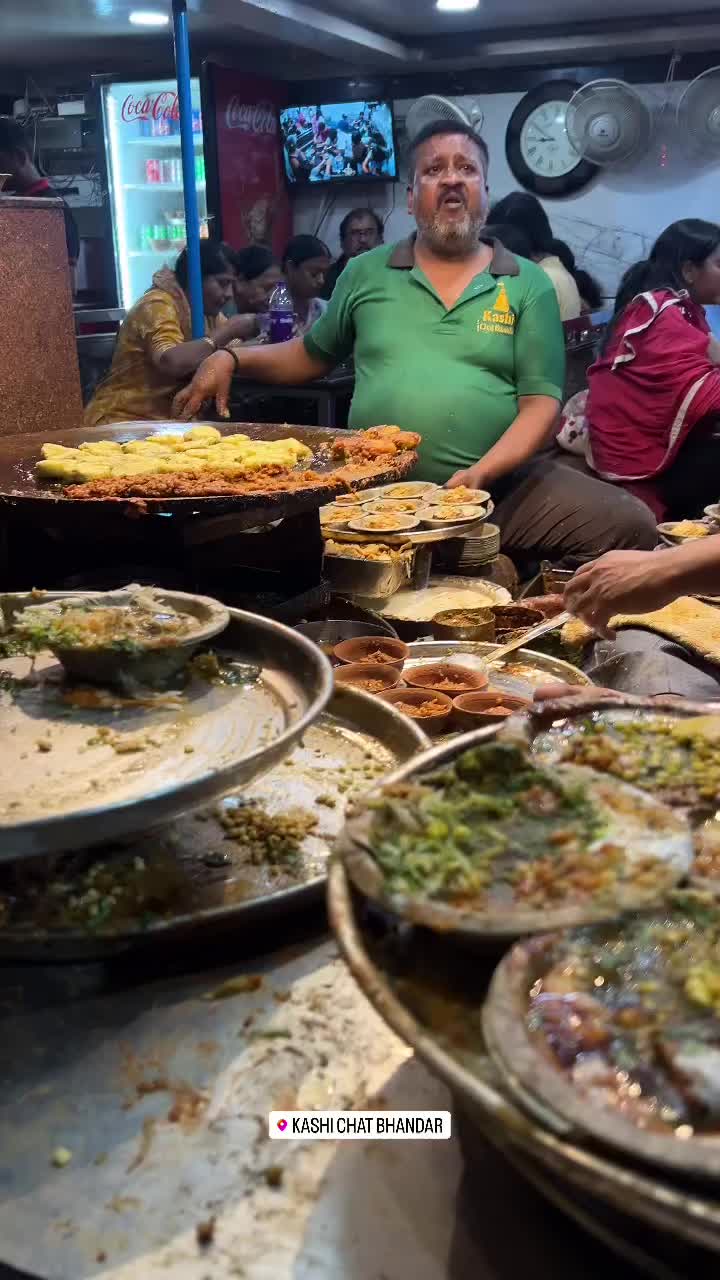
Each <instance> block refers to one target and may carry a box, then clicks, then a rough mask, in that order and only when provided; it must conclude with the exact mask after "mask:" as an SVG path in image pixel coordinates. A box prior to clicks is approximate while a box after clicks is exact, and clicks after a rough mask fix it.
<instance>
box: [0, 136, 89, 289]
mask: <svg viewBox="0 0 720 1280" xmlns="http://www.w3.org/2000/svg"><path fill="white" fill-rule="evenodd" d="M0 173H9V174H10V182H9V184H8V186H7V187H6V188H5V194H6V195H13V196H26V197H33V196H34V197H39V196H41V197H44V198H45V199H46V200H47V199H50V198H53V199H55V200H60V199H62V196H61V195H60V192H59V191H56V190H55V188H54V187H52V186H51V185H50V182H49V181H48V179H47V178H46V177H45V176H44V174H42V173H41V172H40V169H39V168H38V166H37V164H35V162H34V160H33V158H32V152H31V151H30V150H29V149H28V144H27V140H26V138H25V133H24V130H23V128H22V125H20V124H19V123H18V121H17V120H13V119H12V117H11V116H0ZM62 211H63V218H64V219H65V243H66V244H67V256H68V265H69V267H70V288H71V290H72V293H73V295H74V294H75V290H76V282H75V276H76V269H77V262H78V258H79V256H80V236H79V234H78V229H77V223H76V222H75V219H74V217H73V215H72V213H71V212H70V210H69V209H68V206H67V205H66V204H65V201H64V200H63V206H62Z"/></svg>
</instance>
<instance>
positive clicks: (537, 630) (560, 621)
mask: <svg viewBox="0 0 720 1280" xmlns="http://www.w3.org/2000/svg"><path fill="white" fill-rule="evenodd" d="M571 618H572V614H571V613H567V612H563V613H556V614H555V616H554V617H553V618H544V619H543V621H542V622H538V623H537V624H536V625H535V626H534V627H530V628H529V629H528V630H527V631H523V632H522V633H521V634H520V635H517V636H514V637H513V639H512V640H508V642H507V644H501V645H500V647H499V648H498V649H496V650H495V652H494V653H492V654H490V655H489V658H488V666H489V667H494V666H495V663H496V662H499V661H500V659H501V658H505V657H507V655H508V654H509V653H514V652H515V650H516V649H524V648H525V646H526V645H528V644H530V643H531V642H532V641H533V640H539V639H540V637H541V636H546V635H548V634H549V633H550V632H551V631H557V629H558V627H564V626H565V623H566V622H569V621H570V619H571Z"/></svg>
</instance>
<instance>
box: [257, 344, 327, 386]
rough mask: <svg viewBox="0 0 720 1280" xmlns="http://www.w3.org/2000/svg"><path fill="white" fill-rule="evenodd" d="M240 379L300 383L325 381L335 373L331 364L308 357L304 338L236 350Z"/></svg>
mask: <svg viewBox="0 0 720 1280" xmlns="http://www.w3.org/2000/svg"><path fill="white" fill-rule="evenodd" d="M235 354H236V356H237V362H238V373H239V374H240V377H242V378H247V379H248V381H249V382H271V383H277V384H281V383H288V384H293V383H298V382H312V381H313V379H314V378H322V377H323V375H324V374H326V373H329V372H330V370H331V369H332V367H333V366H332V363H331V362H329V361H322V360H316V359H314V357H313V356H310V355H308V352H307V351H306V349H305V343H304V342H303V340H302V338H293V339H292V340H291V341H290V342H277V343H270V344H268V345H262V346H247V347H240V348H237V349H236V350H235Z"/></svg>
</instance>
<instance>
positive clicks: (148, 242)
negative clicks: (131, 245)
mask: <svg viewBox="0 0 720 1280" xmlns="http://www.w3.org/2000/svg"><path fill="white" fill-rule="evenodd" d="M152 242H153V229H152V227H151V225H150V223H148V222H143V223H142V225H141V227H140V248H141V249H152Z"/></svg>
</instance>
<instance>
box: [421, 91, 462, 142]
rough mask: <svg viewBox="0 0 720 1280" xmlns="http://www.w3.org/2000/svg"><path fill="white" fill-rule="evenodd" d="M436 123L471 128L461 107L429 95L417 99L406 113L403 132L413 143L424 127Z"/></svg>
mask: <svg viewBox="0 0 720 1280" xmlns="http://www.w3.org/2000/svg"><path fill="white" fill-rule="evenodd" d="M438 121H442V122H443V123H445V122H446V121H450V122H451V123H452V124H463V125H468V126H469V127H470V128H472V127H473V125H472V122H471V120H470V117H469V116H468V115H467V114H466V112H465V111H463V109H462V107H458V106H456V104H455V103H454V102H451V101H450V99H449V98H441V97H439V96H438V95H437V94H433V93H431V94H427V95H426V97H424V98H418V100H417V102H414V103H413V105H412V106H411V108H410V110H409V111H408V113H407V118H406V120H405V131H406V133H407V136H408V139H409V141H410V142H411V143H412V142H414V140H415V138H417V137H418V135H419V134H420V133H422V131H423V129H424V128H425V127H426V125H429V124H437V123H438Z"/></svg>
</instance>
